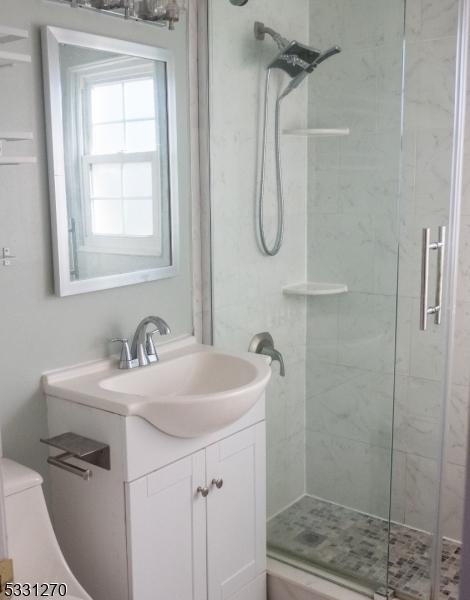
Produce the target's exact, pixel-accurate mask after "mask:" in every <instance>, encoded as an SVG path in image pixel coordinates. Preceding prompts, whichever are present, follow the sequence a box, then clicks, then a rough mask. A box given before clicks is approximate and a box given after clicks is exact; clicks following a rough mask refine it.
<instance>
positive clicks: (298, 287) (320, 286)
mask: <svg viewBox="0 0 470 600" xmlns="http://www.w3.org/2000/svg"><path fill="white" fill-rule="evenodd" d="M347 291H348V286H347V285H346V284H345V283H321V282H318V281H305V282H304V283H296V284H293V285H287V286H285V287H284V288H282V292H283V293H284V294H286V295H288V296H333V295H336V294H346V293H347Z"/></svg>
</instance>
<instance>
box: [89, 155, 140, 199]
mask: <svg viewBox="0 0 470 600" xmlns="http://www.w3.org/2000/svg"><path fill="white" fill-rule="evenodd" d="M121 169H122V165H121V164H119V163H117V164H114V163H111V164H101V165H100V164H96V165H91V167H90V171H91V174H90V176H91V195H92V196H93V197H96V196H98V197H101V198H121V196H122V179H121ZM146 195H148V194H146Z"/></svg>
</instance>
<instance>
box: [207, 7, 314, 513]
mask: <svg viewBox="0 0 470 600" xmlns="http://www.w3.org/2000/svg"><path fill="white" fill-rule="evenodd" d="M308 4H309V1H308V0H295V1H292V2H291V3H289V8H290V10H289V11H288V12H286V11H285V3H284V0H252V1H251V2H249V3H248V4H247V5H246V6H245V7H244V8H243V9H242V10H240V9H239V8H236V7H234V6H233V5H232V4H231V3H229V2H221V1H220V0H212V2H211V3H210V28H211V42H210V43H211V47H210V54H211V81H212V84H211V171H212V182H211V193H212V222H213V224H214V226H213V281H214V286H213V289H214V292H213V294H214V295H213V303H214V337H215V343H216V344H218V345H219V346H222V347H226V348H232V349H237V350H246V349H247V347H248V344H249V342H250V339H251V338H252V336H253V335H254V334H256V333H258V332H261V331H270V332H271V333H272V335H273V336H274V339H275V341H276V345H277V347H278V348H279V350H280V351H281V352H282V353H283V355H284V357H285V360H286V370H287V377H286V378H280V377H279V375H278V374H277V373H278V371H277V367H276V366H274V375H273V380H272V383H271V385H270V388H269V390H268V395H267V413H268V416H267V419H268V423H267V430H268V509H269V514H274V513H275V512H277V511H279V510H280V509H282V508H284V507H285V506H286V505H287V504H289V503H291V502H293V501H294V500H295V499H297V498H298V497H299V496H300V495H302V494H303V493H304V491H305V353H306V350H305V331H306V304H305V300H295V299H294V300H292V299H290V297H288V296H283V294H282V287H283V286H284V285H287V284H289V283H296V282H299V281H303V280H304V279H305V273H306V225H305V223H306V193H307V185H306V175H305V174H306V157H307V148H306V146H305V144H304V145H302V146H299V145H298V144H297V145H296V144H295V143H294V142H286V146H285V150H284V155H283V159H284V165H285V191H286V235H285V242H284V246H283V248H282V250H281V252H280V254H279V255H278V256H277V257H275V258H268V257H265V256H262V255H261V254H260V251H259V250H258V247H257V244H256V238H255V227H254V202H255V194H256V190H257V186H256V180H257V170H256V166H257V156H258V150H259V147H258V144H259V141H258V140H259V134H260V132H259V123H260V114H261V113H260V106H261V104H260V103H261V101H262V98H263V86H264V76H265V68H266V65H267V64H268V62H270V61H271V60H272V59H273V57H274V56H275V53H276V47H275V45H274V44H273V43H272V41H271V40H269V39H268V38H267V39H266V42H264V43H262V42H257V41H256V40H255V39H254V36H253V25H254V22H255V21H256V20H263V21H265V22H266V23H267V24H269V25H270V26H271V27H274V28H275V29H278V30H279V31H282V33H283V35H285V36H286V37H289V36H292V39H294V38H295V39H299V40H303V39H305V40H307V39H308ZM281 15H282V16H281ZM275 83H276V85H278V82H275ZM299 115H302V116H301V117H299ZM306 115H307V88H306V87H305V88H303V89H301V90H299V91H298V92H296V94H293V95H292V97H291V98H289V99H288V100H287V101H286V103H285V105H284V117H283V121H284V124H285V126H289V125H291V126H296V127H300V126H305V124H306ZM270 130H271V131H272V127H271V128H270ZM271 139H272V138H271ZM288 144H290V145H288ZM270 147H272V144H271V146H270ZM268 180H269V181H270V182H272V181H274V171H273V165H272V163H271V164H270V165H269V168H268ZM274 198H275V193H274V189H273V186H272V184H271V183H270V184H269V185H268V187H267V200H268V202H269V203H271V202H272V201H273V200H274ZM267 224H268V225H267V227H268V230H269V231H272V230H273V209H272V206H268V210H267Z"/></svg>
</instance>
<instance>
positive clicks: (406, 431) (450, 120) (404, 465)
mask: <svg viewBox="0 0 470 600" xmlns="http://www.w3.org/2000/svg"><path fill="white" fill-rule="evenodd" d="M465 4H466V2H464V1H462V2H457V1H456V2H451V3H449V4H448V6H447V9H446V10H443V8H442V3H441V2H437V1H434V2H429V3H428V5H427V6H426V7H425V6H424V5H422V6H419V3H418V2H413V0H411V1H410V2H408V10H407V19H406V26H405V39H406V61H405V72H404V75H405V76H404V84H405V85H404V122H403V123H404V125H403V131H404V135H403V139H404V146H403V148H404V149H403V178H402V181H403V185H402V194H401V197H402V200H401V210H400V217H401V219H400V269H399V278H398V291H399V295H398V319H397V368H396V378H395V419H394V455H393V456H394V478H393V486H392V519H393V522H392V525H391V532H390V556H389V563H390V567H389V581H388V585H389V587H390V588H391V589H393V590H395V592H396V594H397V595H399V596H405V597H413V598H418V599H420V600H421V599H423V600H428V599H429V598H431V599H432V600H438V599H439V598H452V599H454V600H456V599H457V597H458V583H459V568H460V540H461V531H462V514H463V498H464V485H465V483H464V480H465V476H464V474H465V448H466V441H467V431H466V424H467V421H468V383H469V373H468V365H467V361H468V359H469V357H470V354H469V351H470V345H469V343H468V331H469V329H470V327H469V326H470V322H469V320H468V314H469V313H468V310H467V307H468V304H467V300H468V299H467V297H466V292H465V290H466V289H467V284H466V281H467V279H468V275H467V272H466V269H462V268H460V272H459V273H457V271H458V262H460V264H461V266H462V262H463V264H465V260H466V259H465V256H464V254H462V256H461V257H460V260H459V257H458V255H459V250H465V246H464V245H463V244H461V247H460V248H459V231H460V227H461V224H460V213H461V212H463V217H462V227H465V205H464V206H463V210H462V207H461V193H462V174H463V166H464V165H463V162H462V160H463V143H464V134H465V103H466V90H465V88H466V78H467V73H466V64H465V63H466V52H467V45H468V23H466V20H467V18H468V15H467V16H466V15H465V13H464V11H463V8H464V6H465ZM457 275H459V277H460V283H459V286H458V287H457V284H456V283H457ZM441 292H443V295H441ZM455 324H456V325H457V328H455ZM455 332H457V333H455ZM454 350H455V360H454V361H453V360H452V355H453V354H454ZM468 362H469V363H470V360H469V361H468Z"/></svg>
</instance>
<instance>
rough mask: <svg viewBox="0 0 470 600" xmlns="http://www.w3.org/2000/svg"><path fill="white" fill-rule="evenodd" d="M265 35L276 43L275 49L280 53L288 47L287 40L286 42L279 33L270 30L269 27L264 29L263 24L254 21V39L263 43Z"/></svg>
mask: <svg viewBox="0 0 470 600" xmlns="http://www.w3.org/2000/svg"><path fill="white" fill-rule="evenodd" d="M266 34H267V35H269V36H271V37H272V39H273V40H274V41H275V42H276V44H277V47H278V48H279V50H280V51H281V52H282V51H283V50H285V49H286V48H287V46H288V45H289V40H286V38H285V37H282V35H281V34H280V33H278V32H277V31H274V29H271V27H266V25H265V24H264V23H261V22H260V21H256V23H255V38H256V39H257V40H260V41H264V39H265V38H266Z"/></svg>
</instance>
